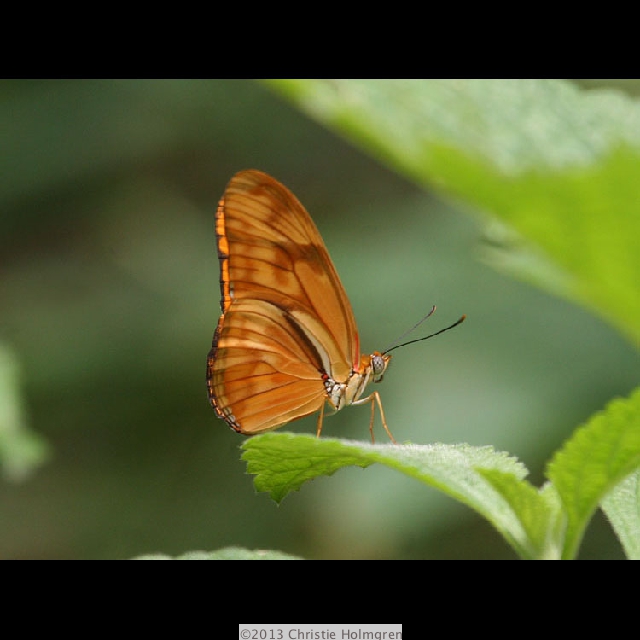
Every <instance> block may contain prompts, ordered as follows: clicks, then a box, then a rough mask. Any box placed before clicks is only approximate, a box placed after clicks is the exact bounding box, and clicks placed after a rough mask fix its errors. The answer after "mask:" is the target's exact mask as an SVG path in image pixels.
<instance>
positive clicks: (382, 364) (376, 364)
mask: <svg viewBox="0 0 640 640" xmlns="http://www.w3.org/2000/svg"><path fill="white" fill-rule="evenodd" d="M388 364H389V358H388V357H387V358H385V357H384V356H382V355H380V354H378V353H374V354H373V355H372V356H371V373H372V375H373V381H374V382H382V378H383V377H384V372H385V371H386V370H387V365H388Z"/></svg>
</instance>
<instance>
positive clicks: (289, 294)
mask: <svg viewBox="0 0 640 640" xmlns="http://www.w3.org/2000/svg"><path fill="white" fill-rule="evenodd" d="M216 236H217V240H218V257H219V259H220V288H221V291H222V299H221V301H220V306H221V308H222V315H221V316H220V320H219V322H218V327H217V329H216V331H215V333H214V336H213V346H212V348H211V351H210V352H209V356H208V358H207V387H208V391H209V401H210V402H211V405H212V406H213V408H214V409H215V411H216V414H217V415H218V416H219V417H220V418H222V419H223V420H224V421H225V422H226V423H227V424H228V425H229V426H230V427H231V428H232V429H234V430H235V431H237V432H239V433H244V434H246V435H254V434H256V433H261V432H263V431H268V430H270V429H275V428H277V427H280V426H281V425H283V424H286V423H287V422H290V421H292V420H296V419H298V418H302V417H303V416H307V415H309V414H311V413H314V412H316V411H320V413H319V415H318V422H317V430H316V432H317V435H318V436H320V432H321V431H322V421H323V417H324V408H325V403H327V402H328V403H329V404H330V405H331V407H332V408H333V409H334V410H335V411H338V410H339V409H342V407H344V406H345V405H348V404H365V403H369V404H371V421H370V424H369V431H370V433H371V441H372V442H375V439H374V435H373V421H374V417H375V405H376V404H377V405H378V408H379V410H380V417H381V418H382V426H383V427H384V429H385V431H386V432H387V434H388V436H389V438H391V441H392V442H393V443H395V442H396V441H395V439H394V437H393V436H392V435H391V432H390V431H389V428H388V426H387V421H386V418H385V415H384V411H383V409H382V402H381V401H380V395H379V394H378V392H377V391H374V392H373V393H371V394H370V395H368V396H367V397H366V398H362V397H361V396H362V394H363V392H364V390H365V387H366V386H367V384H368V383H369V382H370V381H371V380H373V381H374V382H380V381H381V380H382V376H383V375H384V372H385V371H386V369H387V366H388V365H389V360H390V359H391V356H390V355H389V354H388V351H389V349H388V350H387V351H386V352H383V353H380V352H379V351H374V352H373V353H372V354H371V355H362V356H361V355H360V343H359V339H358V330H357V327H356V322H355V318H354V317H353V311H352V309H351V304H350V303H349V299H348V298H347V294H346V293H345V291H344V288H343V287H342V284H341V282H340V279H339V278H338V274H337V272H336V270H335V267H334V266H333V263H332V262H331V258H330V257H329V254H328V253H327V250H326V248H325V246H324V242H323V241H322V237H321V236H320V233H319V231H318V229H317V228H316V226H315V224H314V223H313V221H312V220H311V217H310V216H309V214H308V213H307V211H306V210H305V208H304V207H303V206H302V205H301V204H300V202H299V201H298V199H297V198H296V197H295V196H294V195H293V194H292V193H291V192H290V191H289V190H288V189H287V188H286V187H285V186H284V185H282V184H280V183H279V182H278V181H277V180H275V179H274V178H272V177H271V176H268V175H267V174H265V173H262V172H260V171H254V170H249V171H241V172H240V173H237V174H236V175H235V176H234V177H233V178H232V179H231V181H230V182H229V184H228V185H227V188H226V190H225V192H224V195H223V197H222V199H221V200H220V203H219V204H218V211H217V214H216ZM434 309H435V307H434ZM431 312H433V309H432V311H431ZM429 315H430V314H429ZM463 319H464V316H463V317H462V318H461V319H460V320H459V321H458V322H457V323H455V324H459V323H460V322H462V320H463ZM452 326H455V325H452ZM448 328H449V327H448ZM438 333H441V332H438ZM434 335H435V334H434ZM427 337H431V336H427ZM397 346H401V345H397ZM394 348H395V347H394ZM374 403H375V404H374Z"/></svg>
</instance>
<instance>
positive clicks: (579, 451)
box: [547, 388, 640, 558]
mask: <svg viewBox="0 0 640 640" xmlns="http://www.w3.org/2000/svg"><path fill="white" fill-rule="evenodd" d="M638 466H640V388H639V389H636V390H635V391H634V393H633V394H632V395H631V396H630V397H629V398H628V399H624V400H623V399H616V400H613V401H612V402H610V403H609V405H608V406H607V407H606V408H605V410H604V411H602V412H599V413H596V414H595V415H594V416H593V417H591V419H590V420H589V421H588V422H587V423H586V424H585V425H584V426H582V427H580V428H579V429H578V430H577V431H576V432H575V433H574V434H573V436H572V437H571V438H570V439H569V440H568V441H567V442H566V443H565V444H564V446H563V447H562V449H560V451H558V452H557V453H556V454H555V456H554V457H553V459H552V460H551V462H550V463H549V465H548V467H547V477H548V478H549V480H551V482H552V483H553V485H554V486H555V489H556V490H557V492H558V495H559V496H560V500H561V501H562V506H563V509H564V511H565V513H566V517H567V523H566V533H565V543H564V549H563V553H562V557H563V558H573V557H575V555H576V553H577V550H578V546H579V544H580V542H581V540H582V536H583V534H584V530H585V527H586V526H587V523H588V522H589V519H590V518H591V516H592V514H593V512H594V511H595V509H596V507H597V506H598V503H599V502H600V501H601V500H602V499H603V498H604V496H605V495H606V494H607V492H608V491H610V490H611V489H612V488H613V487H614V486H615V485H616V484H618V482H620V481H621V480H622V479H623V478H624V477H625V476H627V475H628V474H629V473H631V472H632V471H633V470H634V469H636V468H637V467H638Z"/></svg>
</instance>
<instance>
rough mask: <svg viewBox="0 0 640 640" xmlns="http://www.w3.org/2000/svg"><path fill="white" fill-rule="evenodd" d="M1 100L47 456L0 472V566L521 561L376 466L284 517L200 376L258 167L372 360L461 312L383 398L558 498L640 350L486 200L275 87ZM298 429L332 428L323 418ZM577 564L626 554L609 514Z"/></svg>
mask: <svg viewBox="0 0 640 640" xmlns="http://www.w3.org/2000/svg"><path fill="white" fill-rule="evenodd" d="M601 84H603V83H597V82H589V83H587V82H584V83H582V86H583V88H584V90H589V89H590V88H591V87H594V86H600V85H601ZM609 86H610V83H609ZM621 90H624V91H626V92H629V93H631V94H635V93H637V91H638V84H637V83H635V84H634V83H625V84H624V85H621ZM0 96H1V100H0V124H1V127H0V131H1V133H0V135H1V136H2V146H1V148H2V154H1V156H0V162H1V163H2V167H1V171H0V342H2V343H3V345H4V349H5V351H6V354H10V355H9V356H7V357H10V358H11V362H12V366H14V365H15V367H16V368H17V371H18V381H19V385H20V386H19V391H20V396H21V405H20V407H19V410H20V411H21V412H22V416H23V419H24V422H25V423H26V425H27V427H28V428H29V429H30V431H31V432H32V434H34V435H35V436H38V437H40V438H42V439H43V441H44V442H46V445H47V452H48V454H47V457H46V459H45V461H44V462H43V464H42V465H41V466H39V467H38V468H37V469H35V471H33V472H32V473H31V474H28V475H26V476H25V477H23V478H22V479H19V480H17V479H15V478H11V477H9V476H7V475H5V478H4V480H3V481H2V482H1V483H0V523H1V526H0V558H4V559H8V558H18V559H20V558H24V559H26V558H36V559H48V558H80V559H82V558H123V559H124V558H130V557H134V556H137V555H141V554H147V553H156V552H160V553H166V554H170V555H178V554H181V553H184V552H187V551H191V550H197V549H201V550H214V549H218V548H220V547H224V546H228V545H239V546H243V547H247V548H250V549H253V548H262V549H276V550H279V551H284V552H287V553H291V554H296V555H300V556H303V557H306V558H318V559H320V558H515V557H516V556H515V554H514V553H513V552H512V551H511V550H510V548H509V547H508V546H507V545H506V543H505V542H504V541H503V539H502V538H501V536H500V535H499V534H498V533H496V532H495V531H494V530H493V529H492V527H491V526H490V525H489V524H488V523H486V522H485V521H484V520H483V519H482V518H480V517H479V516H477V515H476V514H475V513H474V512H472V511H471V510H470V509H468V508H466V507H464V506H462V505H461V504H459V503H457V502H455V501H453V500H451V499H450V498H447V497H445V496H444V495H442V494H440V493H438V492H437V491H436V490H432V489H428V488H425V487H424V485H422V484H420V483H418V482H415V481H413V480H411V479H409V478H407V477H406V476H404V475H401V474H399V473H397V472H394V471H392V470H390V469H387V468H383V467H381V466H373V467H369V468H368V469H365V470H363V469H346V470H342V471H340V472H339V473H337V474H336V475H334V476H332V477H330V478H322V479H319V480H316V481H314V482H312V483H309V484H307V485H305V486H303V487H302V489H301V491H300V492H298V493H295V494H293V495H290V496H289V497H287V498H286V499H285V500H284V502H283V503H282V504H281V505H280V506H279V507H278V506H276V505H275V503H273V502H272V501H271V499H270V498H269V497H268V496H267V495H266V494H256V492H255V490H254V488H253V484H252V478H251V476H249V475H247V474H246V465H245V463H244V462H242V461H241V460H240V454H241V452H240V450H239V445H240V444H241V442H242V441H243V436H240V435H238V434H236V433H234V432H233V431H231V430H230V429H229V428H228V427H227V426H226V425H225V424H224V423H223V422H222V421H221V420H218V419H217V418H216V417H215V414H214V412H213V410H212V409H211V407H210V406H209V403H208V399H207V393H206V385H205V362H206V356H207V353H208V351H209V349H210V346H211V338H212V334H213V331H214V329H215V326H216V323H217V320H218V316H219V313H220V307H219V297H220V291H219V284H218V278H219V274H218V260H217V255H216V247H215V233H214V212H215V209H216V205H217V201H218V199H219V198H220V196H221V194H222V192H223V190H224V187H225V185H226V183H227V182H228V180H229V179H230V178H231V176H232V175H233V174H234V173H235V172H236V171H239V170H241V169H247V168H256V169H261V170H263V171H266V172H268V173H270V174H272V175H273V176H274V177H276V178H277V179H278V180H280V181H281V182H283V183H284V184H285V185H286V186H288V187H289V188H290V189H291V190H292V191H293V192H294V193H295V194H296V195H297V196H298V198H299V199H300V200H301V202H302V203H303V204H304V205H305V207H306V208H307V209H308V211H309V212H310V213H311V215H312V217H313V218H314V220H315V222H316V224H317V226H318V228H319V229H320V231H321V233H322V235H323V237H324V240H325V242H326V245H327V247H328V249H329V252H330V254H331V256H332V258H333V260H334V262H335V264H336V267H337V270H338V272H339V274H340V276H341V278H342V282H343V284H344V286H345V289H346V290H347V293H348V294H349V297H350V299H351V302H352V305H353V308H354V312H355V315H356V318H357V321H358V325H359V329H360V337H361V344H362V348H363V350H364V351H366V352H369V351H371V350H374V349H380V350H381V349H384V348H385V347H387V346H389V345H390V343H392V342H393V341H394V340H395V339H396V338H397V337H398V336H400V334H402V333H403V332H404V331H405V330H406V329H408V328H409V327H410V326H412V325H413V324H414V323H415V322H416V321H417V320H418V319H420V318H421V317H422V316H423V315H424V314H425V313H426V312H427V311H428V310H429V308H430V307H431V306H432V305H433V304H437V306H438V310H437V312H436V314H435V315H434V316H433V317H432V318H431V319H429V321H428V322H427V323H426V325H423V326H422V327H421V328H420V330H419V331H421V332H422V334H426V333H429V332H432V331H435V330H437V329H439V328H442V327H444V326H446V325H448V324H449V323H451V322H453V321H454V320H456V319H457V318H458V317H459V316H460V315H461V314H462V313H466V314H467V316H468V319H467V322H465V324H464V325H462V326H461V327H459V328H457V329H456V330H455V331H452V332H449V333H447V334H446V335H444V336H441V337H438V338H437V339H435V340H429V341H428V342H424V343H419V344H415V345H411V346H410V347H406V348H403V349H401V350H398V351H395V352H394V360H393V363H392V365H391V367H390V369H389V371H388V373H387V375H386V376H385V379H384V382H383V384H382V385H380V386H378V387H377V390H378V391H380V393H381V395H382V399H383V403H384V407H385V413H386V415H387V419H388V422H389V426H390V428H391V430H392V432H393V433H394V435H395V437H396V439H397V440H398V441H400V442H402V441H405V440H411V441H412V442H415V443H421V444H426V443H430V442H444V443H452V444H453V443H458V442H468V443H470V444H473V445H487V444H490V445H493V446H494V447H495V448H496V449H499V450H504V451H507V452H509V453H510V454H512V455H514V456H517V457H518V458H519V459H520V460H521V461H522V462H523V463H524V464H525V465H526V466H527V467H528V468H529V470H530V472H531V475H530V479H531V481H532V482H534V484H536V485H540V484H541V483H542V481H543V475H542V472H543V469H544V465H545V463H546V462H547V461H548V459H549V458H550V456H551V455H552V454H553V452H554V451H555V450H556V449H557V448H558V447H559V446H560V445H561V444H562V442H563V441H564V439H566V438H567V437H568V436H569V435H570V434H571V432H572V431H573V430H574V429H575V428H576V427H577V426H578V425H579V424H581V423H582V422H584V421H585V420H586V419H587V418H588V417H589V416H590V415H591V413H593V412H594V411H596V410H598V409H601V408H603V407H604V406H605V404H606V403H607V402H608V401H609V400H610V399H611V398H613V397H614V396H616V395H626V394H628V393H629V392H630V390H631V389H632V388H633V387H634V386H635V385H636V383H637V371H638V356H637V353H636V352H635V351H634V350H633V348H632V346H631V345H630V344H629V343H627V342H625V341H624V340H623V339H622V337H621V336H620V334H619V333H617V332H616V331H615V330H614V329H613V328H611V327H610V326H609V325H607V324H605V323H604V322H603V321H601V320H600V319H598V318H596V317H594V316H593V315H590V314H589V313H587V312H586V311H585V310H583V309H581V308H579V307H578V306H574V305H571V304H570V303H568V302H566V301H563V300H560V299H558V298H554V297H552V296H550V295H548V294H546V293H544V292H541V291H540V290H538V289H535V288H533V287H531V286H529V285H527V284H524V283H522V282H518V281H515V280H512V279H509V278H508V277H507V276H505V275H501V274H499V273H497V272H496V271H494V270H493V269H491V268H490V267H488V266H486V265H485V264H483V262H482V261H481V260H480V259H479V256H480V254H481V244H482V237H483V233H484V225H485V222H486V220H484V219H483V218H482V217H481V216H480V214H479V213H478V212H476V211H473V210H471V209H470V208H469V207H468V206H466V205H465V204H464V203H460V202H455V201H453V200H449V199H447V198H446V197H444V196H442V195H439V194H437V193H435V192H433V193H430V192H428V191H425V190H424V189H421V188H418V187H417V186H415V185H414V184H412V183H410V182H408V181H407V180H406V179H404V178H402V177H400V176H399V175H397V174H395V173H393V172H392V171H390V170H389V169H387V168H386V167H385V166H384V165H383V164H381V163H379V162H377V161H376V160H374V159H372V158H371V157H370V156H368V155H365V154H364V153H362V152H360V151H359V150H357V149H355V148H354V147H352V146H351V145H350V144H349V143H347V142H346V141H344V140H343V139H342V138H340V137H338V136H337V135H335V134H333V133H331V132H329V131H328V130H326V129H324V128H323V127H321V126H320V125H319V124H317V123H315V122H314V121H313V120H311V119H309V118H308V117H307V116H305V115H304V114H302V113H300V112H299V111H298V110H296V109H295V108H294V107H293V106H291V105H290V104H288V103H287V102H285V101H283V100H282V99H281V98H279V97H277V96H276V95H275V94H273V93H271V92H270V91H269V90H268V88H266V87H265V86H263V85H262V84H260V83H255V82H252V81H246V80H238V81H226V80H225V81H220V80H212V81H198V80H171V81H162V80H151V81H132V80H123V81H113V80H98V81H78V80H71V81H53V80H45V81H15V80H14V81H3V82H2V83H0ZM422 334H419V335H422ZM416 337H418V336H416ZM368 423H369V409H368V407H364V408H363V407H349V408H347V409H346V410H344V411H341V412H340V413H338V414H336V415H335V416H333V417H330V418H328V419H327V420H326V421H325V424H324V431H323V434H324V435H326V436H330V437H346V438H355V439H362V440H367V439H368ZM286 429H288V430H292V431H301V432H308V433H313V432H314V431H315V417H309V418H306V419H303V420H301V421H298V422H296V423H293V424H291V425H288V426H287V427H286ZM377 436H378V441H379V442H384V441H385V439H386V436H385V434H384V432H383V431H382V429H381V428H380V427H379V428H378V432H377ZM580 557H582V558H589V557H597V558H621V557H623V556H622V552H621V550H620V547H619V544H618V543H617V541H616V540H615V537H614V536H613V534H612V533H611V530H610V527H609V525H608V523H607V522H606V521H605V519H604V517H603V516H601V514H600V512H598V514H597V515H596V517H595V518H594V520H593V521H592V523H591V525H590V527H589V529H588V531H587V535H586V538H585V541H584V544H583V546H582V549H581V554H580Z"/></svg>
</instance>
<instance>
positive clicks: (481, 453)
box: [242, 433, 537, 557]
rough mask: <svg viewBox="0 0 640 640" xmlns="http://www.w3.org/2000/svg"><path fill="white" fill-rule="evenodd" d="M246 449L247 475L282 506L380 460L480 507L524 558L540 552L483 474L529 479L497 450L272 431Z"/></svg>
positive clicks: (258, 438) (464, 445)
mask: <svg viewBox="0 0 640 640" xmlns="http://www.w3.org/2000/svg"><path fill="white" fill-rule="evenodd" d="M242 448H243V449H244V453H243V455H242V459H243V460H245V461H246V462H247V471H248V472H249V473H252V474H255V475H256V477H255V478H254V485H255V488H256V490H257V491H264V492H268V493H269V494H270V495H271V497H272V498H273V500H275V501H276V502H281V501H282V499H283V498H284V497H285V496H286V495H287V494H288V493H289V492H291V491H297V490H299V489H300V487H301V486H302V484H304V483H305V482H307V481H308V480H312V479H314V478H316V477H318V476H322V475H332V474H333V473H335V472H336V471H337V470H338V469H341V468H342V467H346V466H359V467H368V466H369V465H371V464H373V463H375V462H377V463H380V464H383V465H385V466H387V467H390V468H392V469H396V470H398V471H401V472H402V473H405V474H406V475H408V476H410V477H412V478H415V479H417V480H420V481H421V482H424V483H425V484H427V485H429V486H432V487H435V488H437V489H440V490H441V491H443V492H444V493H446V494H447V495H449V496H451V497H453V498H455V499H457V500H459V501H461V502H463V503H464V504H466V505H468V506H470V507H471V508H472V509H475V510H476V511H477V512H478V513H480V514H481V515H483V516H484V517H485V518H486V519H487V520H489V522H491V523H492V524H493V525H494V526H495V527H496V529H498V531H500V532H501V533H502V535H503V536H504V537H505V538H506V539H507V541H508V542H509V543H510V544H511V545H512V546H513V548H514V549H515V550H516V552H517V553H519V554H520V555H521V556H523V557H531V556H532V555H535V554H536V552H537V545H536V543H535V542H532V541H530V540H529V539H528V536H527V533H526V531H525V529H524V528H523V526H522V524H521V522H520V520H519V518H518V517H517V515H516V514H515V513H514V510H513V509H512V508H511V506H510V504H509V503H508V501H507V500H505V499H504V497H503V496H502V495H501V494H500V493H499V492H498V491H496V490H495V489H494V488H493V486H492V485H491V483H489V482H488V481H487V480H486V479H485V477H484V475H483V474H484V473H485V472H486V471H488V470H495V471H498V472H500V473H501V474H502V475H503V476H505V477H507V476H510V477H512V478H513V481H514V482H515V481H519V480H520V479H522V478H524V476H525V475H526V473H527V471H526V469H525V467H524V465H522V464H521V463H520V462H518V461H517V460H515V459H514V458H511V457H509V456H508V455H507V454H505V453H502V452H497V451H495V450H494V449H493V448H492V447H472V446H470V445H467V444H459V445H445V444H432V445H412V444H407V445H391V444H389V445H372V444H368V443H364V442H357V441H352V440H336V439H330V438H316V437H314V436H311V435H306V434H293V433H266V434H264V435H260V436H255V437H253V438H250V439H249V440H246V441H245V442H244V443H243V444H242Z"/></svg>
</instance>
